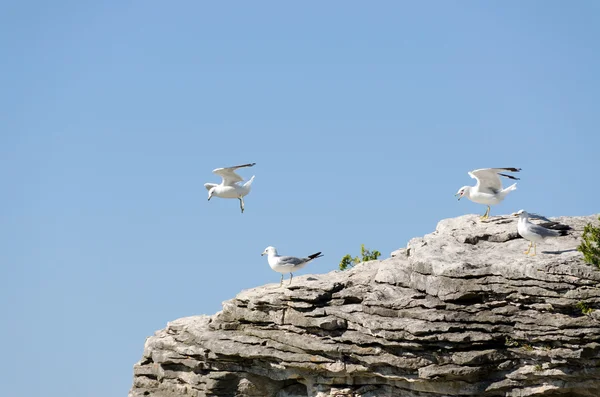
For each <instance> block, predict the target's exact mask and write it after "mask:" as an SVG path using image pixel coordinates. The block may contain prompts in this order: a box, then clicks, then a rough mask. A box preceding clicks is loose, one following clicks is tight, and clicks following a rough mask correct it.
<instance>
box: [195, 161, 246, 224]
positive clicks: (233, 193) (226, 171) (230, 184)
mask: <svg viewBox="0 0 600 397" xmlns="http://www.w3.org/2000/svg"><path fill="white" fill-rule="evenodd" d="M254 164H256V163H250V164H242V165H236V166H233V167H226V168H217V169H215V170H213V173H215V174H217V175H219V176H220V177H221V178H223V180H222V181H221V183H220V184H216V183H205V184H204V187H205V188H206V189H207V190H208V200H209V201H210V199H211V198H212V196H217V197H221V198H236V199H238V200H240V209H241V210H242V213H244V196H246V195H247V194H248V193H250V188H251V186H252V181H253V180H254V175H252V178H250V180H248V182H246V183H244V184H243V185H240V184H239V182H243V180H244V179H243V178H242V177H241V176H239V175H238V174H236V173H235V170H237V169H238V168H244V167H252V166H254Z"/></svg>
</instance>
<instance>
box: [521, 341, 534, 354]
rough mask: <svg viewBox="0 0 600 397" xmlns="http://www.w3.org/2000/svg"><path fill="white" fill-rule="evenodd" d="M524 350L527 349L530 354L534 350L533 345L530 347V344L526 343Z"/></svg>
mask: <svg viewBox="0 0 600 397" xmlns="http://www.w3.org/2000/svg"><path fill="white" fill-rule="evenodd" d="M523 349H525V350H527V351H528V352H530V351H532V350H533V346H531V345H530V344H528V343H525V344H524V345H523Z"/></svg>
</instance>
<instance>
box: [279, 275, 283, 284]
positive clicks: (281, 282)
mask: <svg viewBox="0 0 600 397" xmlns="http://www.w3.org/2000/svg"><path fill="white" fill-rule="evenodd" d="M282 285H283V273H281V281H280V282H279V286H280V287H281V286H282Z"/></svg>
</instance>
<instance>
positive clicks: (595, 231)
mask: <svg viewBox="0 0 600 397" xmlns="http://www.w3.org/2000/svg"><path fill="white" fill-rule="evenodd" d="M598 220H599V221H600V217H598ZM582 238H583V241H582V242H581V244H580V245H579V247H577V251H579V252H581V253H582V254H583V260H584V261H585V262H587V263H591V264H592V265H596V266H598V267H600V227H594V226H593V225H592V224H591V223H588V224H587V225H585V227H584V229H583V236H582Z"/></svg>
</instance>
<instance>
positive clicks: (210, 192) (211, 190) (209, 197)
mask: <svg viewBox="0 0 600 397" xmlns="http://www.w3.org/2000/svg"><path fill="white" fill-rule="evenodd" d="M213 194H215V188H214V187H213V188H211V189H210V190H209V191H208V201H210V199H211V198H212V196H213Z"/></svg>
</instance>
